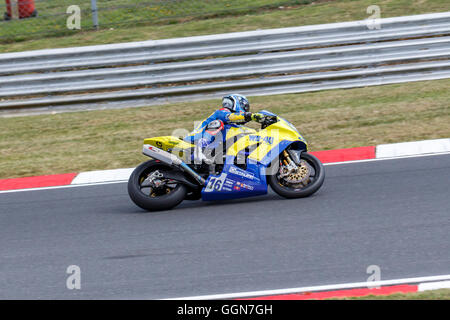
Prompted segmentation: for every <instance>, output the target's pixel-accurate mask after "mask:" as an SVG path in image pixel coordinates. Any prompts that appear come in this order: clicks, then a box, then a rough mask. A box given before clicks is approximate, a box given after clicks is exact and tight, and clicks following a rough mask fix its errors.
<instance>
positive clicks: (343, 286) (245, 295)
mask: <svg viewBox="0 0 450 320" xmlns="http://www.w3.org/2000/svg"><path fill="white" fill-rule="evenodd" d="M443 280H450V275H441V276H431V277H418V278H405V279H395V280H382V281H369V282H356V283H342V284H333V285H324V286H314V287H300V288H289V289H277V290H263V291H248V292H237V293H226V294H213V295H204V296H193V297H182V298H169V299H165V300H222V299H237V298H250V297H262V296H273V295H282V294H293V293H301V292H318V291H334V290H344V289H355V288H373V287H378V286H380V287H382V286H391V285H398V284H417V283H422V282H429V281H443Z"/></svg>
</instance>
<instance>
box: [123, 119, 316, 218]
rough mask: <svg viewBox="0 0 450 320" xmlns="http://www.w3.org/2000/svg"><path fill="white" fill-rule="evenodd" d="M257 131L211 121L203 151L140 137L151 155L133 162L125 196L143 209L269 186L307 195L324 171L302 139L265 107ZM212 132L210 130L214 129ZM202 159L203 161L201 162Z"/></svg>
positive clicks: (255, 192) (253, 192)
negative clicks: (209, 137)
mask: <svg viewBox="0 0 450 320" xmlns="http://www.w3.org/2000/svg"><path fill="white" fill-rule="evenodd" d="M259 114H260V115H262V117H263V118H262V119H261V121H259V122H260V123H261V129H259V130H255V129H252V128H250V127H247V126H244V125H236V124H226V125H224V124H223V123H220V124H219V127H220V129H221V130H215V129H217V123H213V122H211V123H210V124H209V125H208V127H207V128H206V130H207V131H208V130H210V131H209V132H210V133H212V134H217V136H215V139H214V141H213V142H212V143H211V144H210V145H208V146H207V147H206V148H207V150H205V153H206V154H208V159H201V160H198V158H196V157H195V155H196V152H198V148H199V147H198V146H197V145H195V144H192V143H190V142H186V141H185V140H183V139H181V138H178V137H173V136H163V137H156V138H150V139H145V140H144V146H143V149H142V152H143V154H144V155H146V156H148V157H150V158H152V160H149V161H146V162H144V163H142V164H141V165H139V166H138V167H137V168H136V169H135V170H134V171H133V173H132V174H131V176H130V178H129V181H128V194H129V196H130V198H131V199H132V201H133V202H134V203H135V204H136V205H137V206H139V207H141V208H143V209H145V210H148V211H157V210H168V209H171V208H173V207H175V206H177V205H178V204H180V203H181V202H182V201H183V200H199V199H202V200H204V201H214V200H228V199H237V198H243V197H253V196H259V195H264V194H267V191H268V186H270V187H271V188H272V189H273V190H274V191H275V192H276V193H277V194H279V195H280V196H282V197H285V198H302V197H308V196H310V195H312V194H313V193H315V192H316V191H317V190H319V188H320V187H321V186H322V184H323V182H324V179H325V170H324V167H323V165H322V163H321V162H320V161H319V159H317V158H316V157H315V156H313V155H312V154H310V153H308V152H307V150H308V146H307V142H306V141H305V139H304V138H303V137H302V135H301V134H300V133H299V132H298V131H297V129H296V128H295V127H294V126H293V125H292V124H291V123H290V122H289V121H287V120H285V119H283V118H282V117H279V116H277V115H275V114H273V113H271V112H269V111H261V112H259ZM214 130H215V131H214ZM206 160H208V161H206Z"/></svg>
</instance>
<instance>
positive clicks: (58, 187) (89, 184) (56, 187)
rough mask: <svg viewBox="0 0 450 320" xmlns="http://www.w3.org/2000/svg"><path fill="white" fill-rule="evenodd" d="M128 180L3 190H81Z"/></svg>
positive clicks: (4, 191)
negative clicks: (81, 188)
mask: <svg viewBox="0 0 450 320" xmlns="http://www.w3.org/2000/svg"><path fill="white" fill-rule="evenodd" d="M126 182H128V181H127V180H121V181H109V182H96V183H86V184H68V185H65V186H55V187H41V188H28V189H15V190H3V191H0V194H2V193H15V192H25V191H44V190H56V189H66V188H80V187H89V186H101V185H106V184H116V183H126Z"/></svg>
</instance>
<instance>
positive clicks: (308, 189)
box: [267, 152, 325, 198]
mask: <svg viewBox="0 0 450 320" xmlns="http://www.w3.org/2000/svg"><path fill="white" fill-rule="evenodd" d="M274 165H275V168H274V169H275V170H273V171H272V172H273V174H271V175H269V176H268V177H267V180H268V182H269V184H270V186H271V187H272V189H273V190H274V191H275V192H276V193H278V194H279V195H280V196H282V197H285V198H304V197H308V196H310V195H312V194H313V193H315V192H316V191H317V190H319V188H320V187H321V186H322V184H323V181H324V179H325V170H324V167H323V165H322V163H321V162H320V161H319V159H317V158H316V157H315V156H313V155H312V154H309V153H307V152H302V153H301V156H300V163H298V164H294V163H293V162H292V160H291V159H290V157H289V155H288V154H287V152H283V153H282V154H281V155H280V158H279V160H277V163H274Z"/></svg>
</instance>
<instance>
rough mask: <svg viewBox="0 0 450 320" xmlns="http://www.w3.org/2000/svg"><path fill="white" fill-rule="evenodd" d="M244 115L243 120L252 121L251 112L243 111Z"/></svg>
mask: <svg viewBox="0 0 450 320" xmlns="http://www.w3.org/2000/svg"><path fill="white" fill-rule="evenodd" d="M244 117H245V122H250V121H252V117H253V113H251V112H246V113H244Z"/></svg>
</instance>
